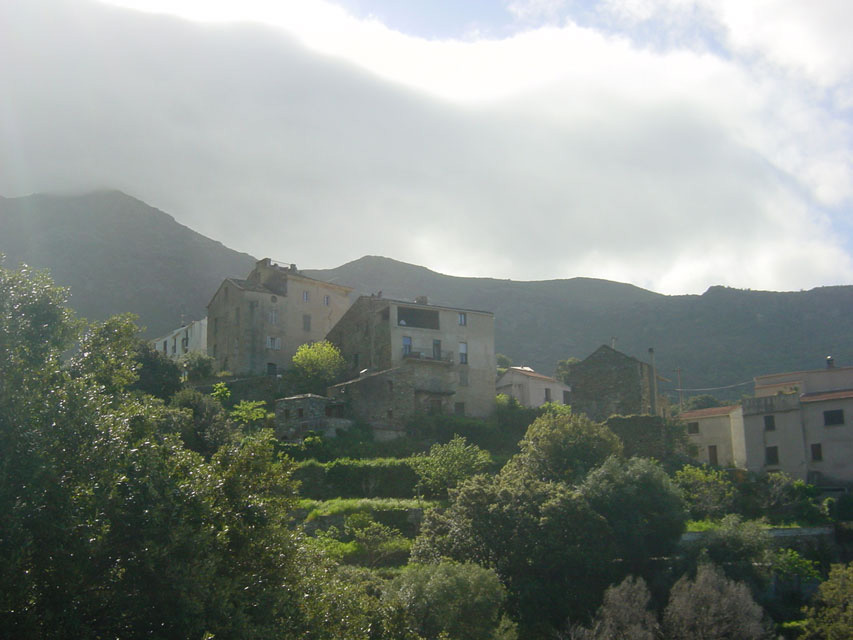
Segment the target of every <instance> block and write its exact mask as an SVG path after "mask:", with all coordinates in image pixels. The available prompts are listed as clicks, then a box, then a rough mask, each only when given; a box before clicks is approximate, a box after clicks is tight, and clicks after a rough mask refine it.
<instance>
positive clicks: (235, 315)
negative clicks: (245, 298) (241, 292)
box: [234, 307, 240, 326]
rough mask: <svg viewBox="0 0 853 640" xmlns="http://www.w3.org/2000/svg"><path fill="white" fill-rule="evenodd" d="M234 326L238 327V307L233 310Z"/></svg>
mask: <svg viewBox="0 0 853 640" xmlns="http://www.w3.org/2000/svg"><path fill="white" fill-rule="evenodd" d="M234 324H236V325H238V326H239V325H240V307H237V308H236V309H234Z"/></svg>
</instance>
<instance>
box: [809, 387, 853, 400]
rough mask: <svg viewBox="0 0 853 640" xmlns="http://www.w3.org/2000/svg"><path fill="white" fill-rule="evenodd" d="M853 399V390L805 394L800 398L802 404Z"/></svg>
mask: <svg viewBox="0 0 853 640" xmlns="http://www.w3.org/2000/svg"><path fill="white" fill-rule="evenodd" d="M847 398H853V389H839V390H838V391H820V392H817V393H804V394H803V395H801V396H800V402H821V401H823V400H845V399H847Z"/></svg>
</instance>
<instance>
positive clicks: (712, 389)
mask: <svg viewBox="0 0 853 640" xmlns="http://www.w3.org/2000/svg"><path fill="white" fill-rule="evenodd" d="M752 383H753V381H752V380H747V381H746V382H738V383H737V384H728V385H726V386H725V387H707V388H706V389H676V391H720V390H721V389H734V388H735V387H743V386H745V385H748V384H752Z"/></svg>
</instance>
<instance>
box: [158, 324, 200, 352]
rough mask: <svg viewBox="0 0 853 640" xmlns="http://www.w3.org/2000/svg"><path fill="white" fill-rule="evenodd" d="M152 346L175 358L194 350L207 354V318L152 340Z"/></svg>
mask: <svg viewBox="0 0 853 640" xmlns="http://www.w3.org/2000/svg"><path fill="white" fill-rule="evenodd" d="M151 346H153V347H154V349H155V350H156V351H159V352H160V353H162V354H163V355H164V356H167V357H169V358H171V359H173V360H177V359H178V358H180V357H181V356H182V355H185V354H187V353H192V352H198V353H204V354H207V318H202V319H201V320H193V321H192V322H190V323H188V324H184V325H182V326H181V327H180V328H178V329H174V330H172V331H170V332H169V333H167V334H166V335H164V336H160V337H159V338H157V339H155V340H152V341H151Z"/></svg>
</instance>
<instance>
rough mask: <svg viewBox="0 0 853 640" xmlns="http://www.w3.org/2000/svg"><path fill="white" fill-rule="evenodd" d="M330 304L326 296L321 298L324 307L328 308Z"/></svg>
mask: <svg viewBox="0 0 853 640" xmlns="http://www.w3.org/2000/svg"><path fill="white" fill-rule="evenodd" d="M330 302H331V300H330V298H329V296H327V295H326V296H323V304H324V305H326V306H327V307H328V306H329V303H330Z"/></svg>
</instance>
